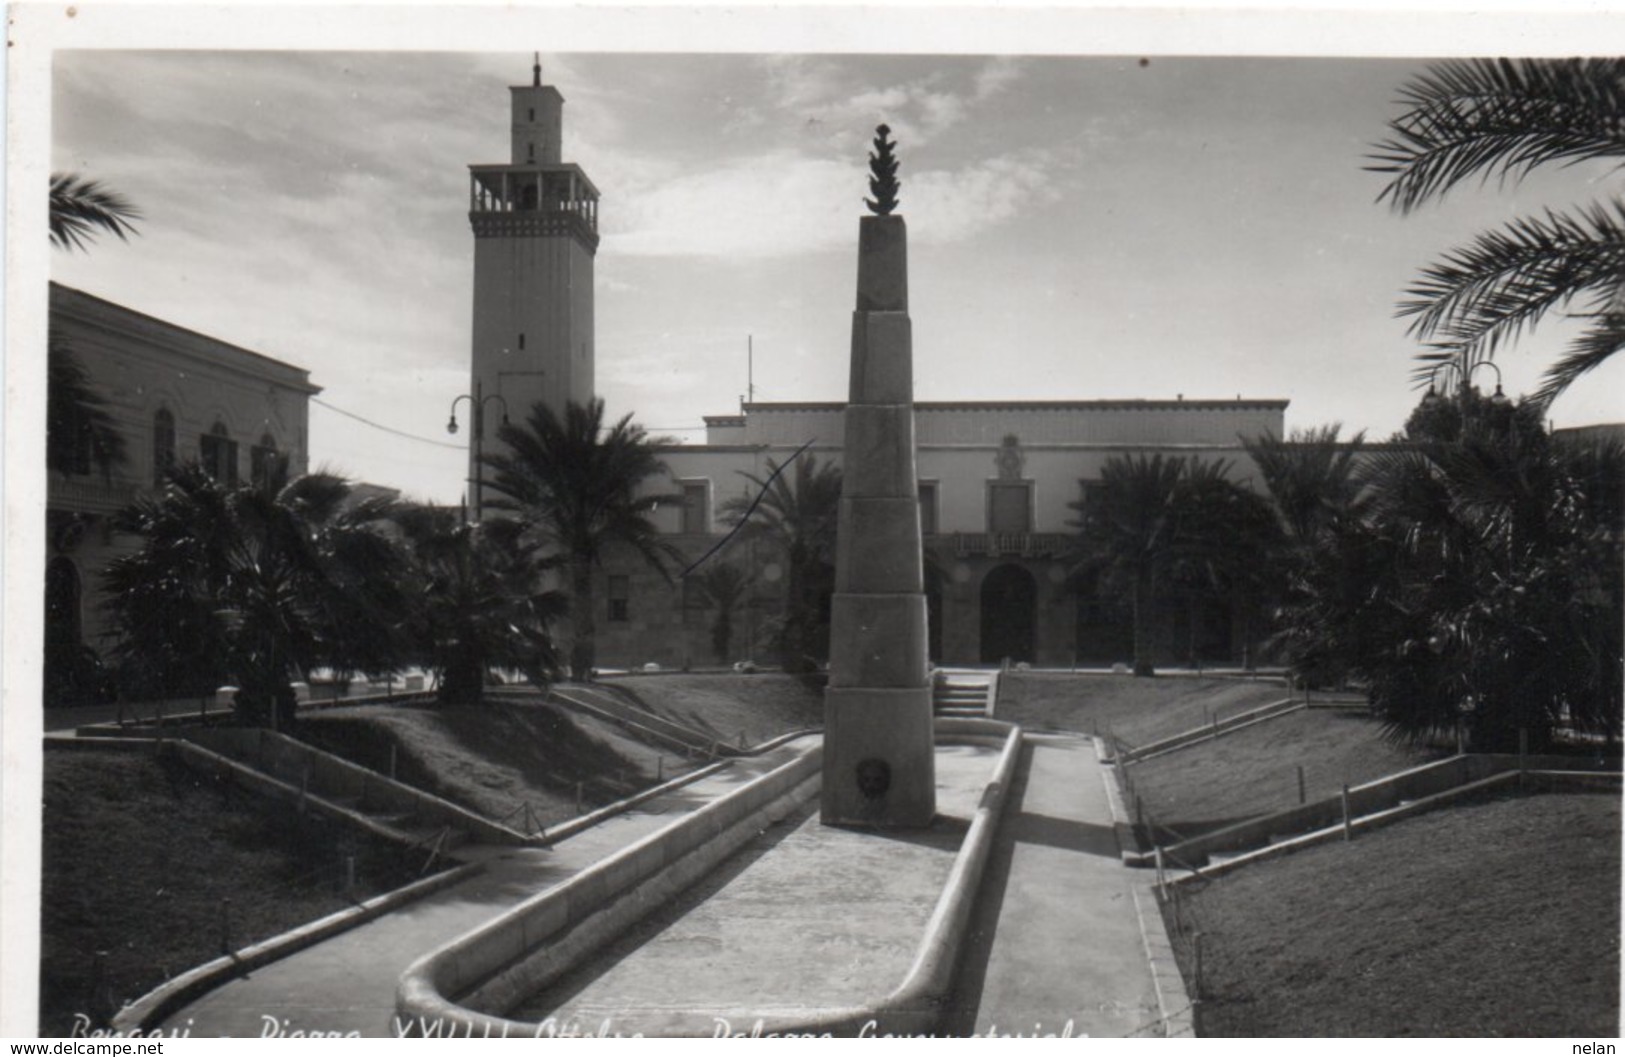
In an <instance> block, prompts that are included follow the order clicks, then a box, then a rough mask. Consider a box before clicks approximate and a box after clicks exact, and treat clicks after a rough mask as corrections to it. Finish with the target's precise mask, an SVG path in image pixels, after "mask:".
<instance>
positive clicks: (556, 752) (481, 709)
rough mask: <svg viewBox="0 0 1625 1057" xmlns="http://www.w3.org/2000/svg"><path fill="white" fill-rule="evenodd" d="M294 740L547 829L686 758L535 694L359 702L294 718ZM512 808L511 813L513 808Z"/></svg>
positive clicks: (495, 815) (668, 773)
mask: <svg viewBox="0 0 1625 1057" xmlns="http://www.w3.org/2000/svg"><path fill="white" fill-rule="evenodd" d="M300 728H301V729H300V733H299V736H300V738H302V739H303V740H305V741H307V742H309V743H310V744H312V745H315V746H316V747H318V748H321V749H325V750H327V751H328V752H331V753H334V754H336V755H339V756H343V757H345V758H346V759H348V760H351V761H353V762H355V763H358V764H360V765H362V766H363V767H370V768H372V769H373V770H376V771H379V772H381V773H385V774H387V773H389V766H390V748H391V746H393V747H394V748H395V750H396V752H395V767H396V771H395V776H396V778H398V779H399V780H400V781H403V782H406V783H407V784H409V785H413V786H416V787H418V788H420V789H424V790H427V791H428V792H431V793H434V794H435V795H436V796H440V797H444V798H445V799H447V800H450V801H452V802H453V803H455V804H460V805H462V806H463V807H466V808H468V809H469V810H471V811H475V812H478V813H479V814H481V815H484V816H485V817H486V818H490V819H494V820H498V821H502V820H505V819H506V820H508V824H509V825H511V826H513V827H514V828H520V827H521V825H522V817H523V806H524V805H526V804H529V805H530V808H531V817H532V819H534V820H535V821H537V822H540V823H541V824H543V825H552V824H554V823H557V822H561V821H563V820H564V819H567V818H572V817H574V816H575V815H576V814H578V812H577V810H576V789H577V787H578V786H579V787H580V790H581V800H582V807H583V808H584V809H585V810H591V809H592V808H595V807H598V806H601V805H603V804H608V803H611V802H613V801H615V800H619V799H621V798H622V797H625V796H629V795H631V794H632V793H635V792H637V791H639V790H641V789H645V788H647V787H649V786H651V785H653V784H655V782H656V779H657V776H658V775H659V774H661V773H664V775H665V777H667V778H670V777H672V776H674V775H675V774H677V773H679V772H680V770H681V769H682V768H680V767H679V764H683V766H684V767H691V766H693V765H692V764H689V763H687V762H686V761H681V760H679V759H678V758H676V757H674V756H673V755H672V754H671V753H670V751H669V750H666V751H665V752H664V753H662V751H661V750H659V749H656V748H653V747H651V746H649V745H647V744H645V743H644V742H641V741H639V740H637V739H635V738H632V737H629V736H628V735H626V734H625V733H624V732H623V731H621V729H620V728H618V727H616V726H614V725H613V724H609V723H605V722H602V721H600V720H596V719H592V718H590V717H586V716H580V715H574V714H571V713H569V712H567V711H566V710H565V709H563V708H562V707H560V706H558V705H554V704H548V703H545V702H542V701H540V700H533V701H524V700H513V699H511V698H510V699H503V700H494V699H488V700H487V701H486V702H485V703H484V704H481V705H466V706H455V707H451V706H413V707H405V706H393V707H392V706H385V705H374V706H363V707H357V708H339V709H331V710H328V711H324V712H321V713H319V714H317V715H313V716H311V717H309V718H308V719H306V720H303V721H302V722H301V725H300ZM516 811H519V812H520V814H519V815H515V812H516Z"/></svg>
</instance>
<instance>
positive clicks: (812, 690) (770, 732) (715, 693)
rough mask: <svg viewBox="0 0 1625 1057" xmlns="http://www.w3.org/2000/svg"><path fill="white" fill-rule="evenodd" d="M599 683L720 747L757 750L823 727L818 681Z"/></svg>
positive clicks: (757, 676)
mask: <svg viewBox="0 0 1625 1057" xmlns="http://www.w3.org/2000/svg"><path fill="white" fill-rule="evenodd" d="M599 683H600V684H601V685H602V686H604V687H607V688H613V689H615V690H617V691H619V692H620V693H622V694H623V695H630V696H631V697H632V698H633V699H634V700H635V701H636V702H637V703H639V704H641V705H642V706H643V707H644V708H646V709H648V710H649V711H651V712H653V713H654V714H656V715H658V716H663V717H665V718H666V719H669V720H671V721H672V722H674V723H681V724H683V725H684V726H687V727H691V728H693V729H694V730H698V731H701V732H703V733H705V734H707V735H709V736H710V737H711V739H712V740H714V741H718V742H721V743H723V744H725V745H738V744H739V735H740V733H741V732H743V733H744V736H745V743H746V744H747V745H758V744H760V743H762V742H764V741H767V740H768V739H769V738H775V737H778V736H779V735H780V734H785V733H788V732H789V731H792V730H803V729H806V728H808V727H822V726H823V725H824V688H823V684H822V681H821V680H818V679H815V678H810V677H807V678H804V677H800V676H794V675H785V674H782V673H779V672H756V673H752V674H749V675H743V674H737V673H723V674H711V673H678V672H672V673H665V672H662V673H660V674H658V675H640V676H618V677H609V678H604V679H600V680H599Z"/></svg>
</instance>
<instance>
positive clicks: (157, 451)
mask: <svg viewBox="0 0 1625 1057" xmlns="http://www.w3.org/2000/svg"><path fill="white" fill-rule="evenodd" d="M174 468H175V416H174V415H173V414H171V413H170V411H169V408H167V407H160V408H159V409H158V412H157V413H156V414H154V415H153V416H152V483H153V484H154V485H160V486H161V485H162V484H163V483H164V481H165V480H167V479H168V477H169V471H170V470H172V469H174Z"/></svg>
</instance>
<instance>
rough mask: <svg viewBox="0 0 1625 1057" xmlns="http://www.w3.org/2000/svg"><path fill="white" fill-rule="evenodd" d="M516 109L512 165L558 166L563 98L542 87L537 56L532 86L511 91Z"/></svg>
mask: <svg viewBox="0 0 1625 1057" xmlns="http://www.w3.org/2000/svg"><path fill="white" fill-rule="evenodd" d="M508 91H509V92H510V93H511V95H512V105H513V164H514V165H557V164H559V162H560V160H561V157H562V155H563V142H564V124H563V118H564V96H562V95H560V94H559V90H558V89H557V88H554V87H553V86H552V85H550V84H543V83H542V57H541V54H540V53H539V52H538V53H537V54H536V56H535V60H534V62H533V64H532V65H531V68H530V83H529V84H521V85H514V86H513V87H512V88H510V89H508Z"/></svg>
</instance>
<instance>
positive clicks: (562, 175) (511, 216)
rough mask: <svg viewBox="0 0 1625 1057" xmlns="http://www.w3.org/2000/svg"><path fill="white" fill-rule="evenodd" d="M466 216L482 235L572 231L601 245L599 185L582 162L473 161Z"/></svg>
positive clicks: (571, 232) (470, 171)
mask: <svg viewBox="0 0 1625 1057" xmlns="http://www.w3.org/2000/svg"><path fill="white" fill-rule="evenodd" d="M468 169H469V179H468V218H469V222H470V223H471V224H472V225H473V227H474V234H475V236H476V237H478V238H486V237H491V236H500V235H532V234H571V235H575V236H577V237H578V238H580V239H581V240H582V241H583V242H585V243H587V244H588V245H589V246H590V247H591V248H593V249H596V248H597V246H598V188H596V187H594V186H593V183H592V181H591V180H589V179H587V174H586V173H584V172H582V171H581V167H580V166H578V165H470V166H469V167H468Z"/></svg>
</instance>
